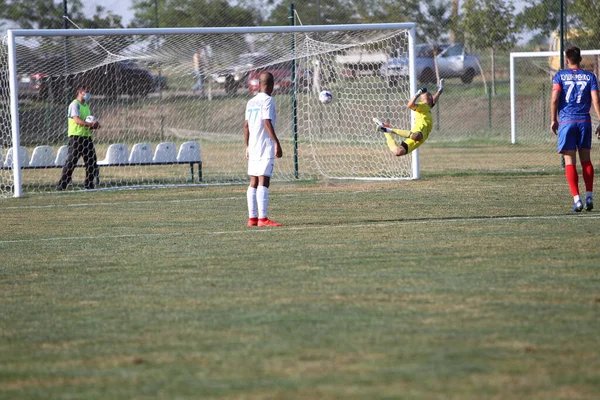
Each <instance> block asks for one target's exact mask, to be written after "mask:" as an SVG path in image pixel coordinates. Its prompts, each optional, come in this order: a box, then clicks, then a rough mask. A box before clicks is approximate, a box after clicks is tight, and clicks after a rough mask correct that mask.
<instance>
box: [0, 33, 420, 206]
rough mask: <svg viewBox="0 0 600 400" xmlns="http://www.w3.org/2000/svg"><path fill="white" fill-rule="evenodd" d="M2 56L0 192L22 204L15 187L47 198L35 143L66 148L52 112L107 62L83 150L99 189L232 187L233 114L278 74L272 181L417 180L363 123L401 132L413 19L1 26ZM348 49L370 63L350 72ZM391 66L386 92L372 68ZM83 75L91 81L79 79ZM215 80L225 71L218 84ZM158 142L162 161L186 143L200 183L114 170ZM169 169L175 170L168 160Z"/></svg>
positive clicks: (236, 177) (133, 168)
mask: <svg viewBox="0 0 600 400" xmlns="http://www.w3.org/2000/svg"><path fill="white" fill-rule="evenodd" d="M3 46H5V49H0V61H3V60H1V59H2V58H3V57H4V56H6V61H3V64H4V65H5V66H7V69H8V77H7V79H8V83H9V88H10V90H9V92H8V95H7V98H4V96H6V95H3V94H2V93H1V92H0V128H1V127H2V126H3V124H6V123H7V120H8V119H10V137H4V138H1V137H0V139H3V142H4V144H2V143H0V146H1V147H0V152H2V151H4V153H3V155H2V156H1V157H0V197H6V194H7V193H9V192H12V195H13V196H14V197H22V196H23V193H24V189H23V188H24V187H26V188H27V189H26V190H27V191H34V192H44V191H52V190H53V188H54V185H55V184H56V181H57V180H58V178H59V177H60V169H59V167H60V165H59V164H56V165H48V166H47V168H46V166H44V165H41V166H39V165H34V164H30V163H29V154H31V153H32V152H35V151H37V150H38V149H39V148H42V147H43V148H44V149H48V151H49V152H51V153H52V155H53V156H54V155H55V153H56V152H57V148H58V147H59V145H60V143H59V142H60V141H61V140H62V141H64V140H66V116H65V115H66V110H67V106H68V103H69V102H70V101H71V100H73V98H74V97H73V93H72V90H73V87H70V86H69V85H71V86H73V85H77V84H80V83H76V82H82V79H83V77H88V80H89V79H90V78H89V77H90V76H93V77H94V78H92V81H93V83H94V84H97V83H98V82H96V81H97V80H99V79H104V78H102V77H103V76H104V77H106V76H108V75H110V74H113V73H115V72H114V69H111V68H114V65H117V64H118V65H119V68H120V69H119V70H118V71H119V73H118V76H117V74H116V73H115V77H117V78H114V79H113V78H110V79H109V80H110V82H109V84H110V85H112V86H110V88H111V89H110V90H113V91H110V90H108V89H107V90H105V88H103V89H96V90H94V89H91V92H92V95H93V100H92V103H90V106H91V109H92V113H94V114H95V113H96V112H98V113H100V114H101V115H100V121H101V125H102V128H101V129H100V130H98V131H97V133H96V132H95V133H94V137H95V139H94V142H95V145H96V152H97V154H98V160H99V161H101V159H102V158H104V159H105V160H104V163H101V162H99V165H100V167H102V168H99V171H100V170H101V171H102V172H98V173H97V174H98V175H99V176H100V177H99V180H98V182H102V187H104V188H113V187H131V186H136V187H137V186H142V187H146V186H165V185H171V184H178V185H179V184H219V183H227V184H229V183H242V182H245V181H246V180H247V177H246V175H245V160H244V159H243V139H242V135H241V131H242V130H241V126H242V124H243V108H244V105H245V103H246V102H247V100H248V99H249V98H250V96H251V95H252V94H253V89H252V76H253V75H252V74H253V73H256V72H257V71H262V70H270V69H272V68H283V69H285V68H289V71H291V74H287V73H288V72H289V71H287V72H286V73H283V74H282V77H279V75H276V92H277V97H276V105H277V109H278V120H277V126H276V129H277V132H278V136H279V135H281V136H280V140H282V142H284V143H285V144H284V145H283V146H284V157H285V160H283V161H281V162H278V163H276V171H275V173H274V178H275V179H278V180H294V179H299V178H302V177H306V178H311V177H319V176H321V177H328V178H333V179H418V178H419V152H418V150H417V151H414V152H413V153H412V154H411V155H409V156H406V157H394V156H393V155H391V153H390V152H389V151H388V150H387V147H386V145H385V140H384V139H383V137H382V136H381V135H377V134H376V133H375V126H374V124H373V122H372V117H379V118H381V119H387V120H390V122H391V123H392V125H394V126H397V127H400V128H403V129H410V127H411V125H412V123H413V122H414V121H413V119H414V115H413V113H412V112H410V111H407V108H406V102H407V101H408V99H409V98H410V97H411V96H412V94H413V93H414V92H415V91H416V88H417V83H416V76H415V74H414V70H415V57H414V46H415V24H414V23H385V24H354V25H350V24H348V25H307V26H260V27H220V28H136V29H48V30H37V29H32V30H28V29H11V30H8V31H7V36H6V38H5V44H3ZM198 49H202V50H201V52H202V53H201V54H202V57H204V58H205V59H208V60H209V61H208V64H206V65H205V66H204V67H203V72H201V73H200V74H201V77H198V76H194V75H193V74H194V73H193V72H192V71H196V73H198V70H197V69H195V68H197V66H195V65H194V64H195V63H196V62H195V61H194V63H193V62H192V54H193V53H194V52H196V51H197V50H198ZM2 53H5V54H2ZM259 53H260V55H266V56H270V57H268V58H265V59H263V60H262V61H256V63H255V64H254V65H252V64H250V63H248V64H244V62H243V61H242V60H245V59H247V57H248V56H254V55H256V56H257V58H258V55H259ZM357 53H360V54H367V55H369V56H372V57H371V58H372V59H377V60H381V61H379V65H374V64H373V63H371V64H369V65H362V66H361V65H360V64H358V65H344V64H343V63H341V62H340V61H339V60H341V59H344V58H343V57H341V56H343V55H352V54H357ZM59 55H61V56H60V57H59ZM381 56H383V58H381ZM244 57H246V58H244ZM392 57H404V59H405V60H406V64H407V68H406V77H405V79H404V80H401V81H400V82H399V83H397V82H395V84H394V85H391V84H390V83H389V82H388V78H387V77H386V76H385V74H383V73H382V72H381V71H383V70H384V68H383V67H384V65H381V64H382V63H385V62H386V61H385V60H387V59H390V58H392ZM365 59H368V57H366V58H365ZM130 62H135V63H137V64H141V65H142V66H141V67H140V66H138V65H133V64H130ZM232 66H233V67H232ZM282 66H284V67H282ZM230 67H232V68H230ZM380 67H382V68H380ZM348 69H350V71H348ZM96 70H99V71H101V72H102V73H103V74H104V75H100V76H99V78H98V77H97V76H96V75H92V74H91V72H93V71H96ZM150 70H151V71H150ZM122 71H135V73H138V74H142V73H143V74H145V73H146V72H148V75H149V76H151V77H152V78H151V79H152V83H151V85H152V87H147V88H145V87H144V88H142V87H141V83H139V82H135V81H127V79H129V78H128V75H127V73H128V72H122ZM0 72H2V71H0ZM40 72H43V73H40ZM225 73H226V74H229V75H227V76H225V77H224V76H223V74H225ZM286 74H287V75H286ZM137 76H140V75H137ZM144 76H145V75H144ZM34 77H35V78H34ZM196 78H197V79H198V85H201V83H200V82H201V81H203V86H202V88H201V89H200V90H198V88H199V87H200V86H196V85H194V87H193V88H192V83H194V82H193V81H195V79H196ZM234 78H235V81H234ZM2 79H3V76H2V75H0V80H2ZM5 79H6V78H5ZM34 79H39V80H40V84H39V85H38V86H36V89H32V88H33V87H34V86H35V85H34V84H33V81H34ZM107 79H108V78H107ZM230 79H231V81H230ZM278 79H281V81H280V82H279V81H278ZM119 80H122V82H120V81H119ZM138 80H139V78H138ZM117 81H119V82H117ZM59 84H60V85H64V89H61V88H62V86H60V85H59ZM135 85H138V86H135ZM228 85H229V86H228ZM67 87H69V88H70V90H71V91H70V92H69V93H68V94H67ZM57 88H58V89H57ZM321 88H323V89H325V88H326V89H328V90H330V91H331V92H332V93H333V96H334V101H333V102H332V103H331V104H329V105H323V104H321V103H319V101H318V96H317V94H318V90H317V89H321ZM59 89H60V90H59ZM30 90H31V91H32V92H30ZM35 90H38V91H37V92H35ZM61 90H62V91H61ZM278 90H279V91H278ZM248 91H249V92H248ZM94 92H96V93H94ZM240 93H241V94H242V95H240ZM69 96H70V97H69ZM3 108H5V109H6V110H4V109H3ZM95 110H99V111H95ZM165 110H168V111H165ZM61 118H62V122H61ZM3 119H4V120H3ZM280 121H281V122H280ZM61 124H62V126H61ZM24 127H25V128H24ZM24 129H27V132H26V135H25V136H24ZM280 132H281V133H280ZM5 133H6V132H5ZM24 138H25V140H24ZM96 138H97V139H98V141H96ZM182 142H183V143H182ZM164 143H167V144H170V145H172V147H175V149H173V151H175V150H176V149H177V148H179V149H180V153H181V152H182V151H183V145H184V144H189V143H196V144H197V146H198V147H199V148H200V149H201V152H200V151H198V157H200V154H201V158H202V160H201V162H198V169H201V171H200V174H201V175H199V178H196V177H195V176H194V165H193V164H192V162H190V174H189V176H188V175H187V172H185V166H184V167H183V168H182V167H181V166H176V165H175V166H173V165H169V166H167V164H168V163H161V162H157V161H156V159H154V162H148V163H147V164H144V163H140V162H137V161H136V162H133V161H131V156H132V154H129V162H128V161H127V154H128V152H129V149H130V148H131V149H133V147H132V146H138V145H144V146H147V147H148V148H149V149H150V152H152V151H153V149H158V146H159V145H162V144H164ZM117 144H118V145H120V146H121V149H123V151H124V152H125V153H126V154H125V158H123V159H122V160H121V161H118V162H117V161H114V162H111V161H110V160H109V152H110V150H111V146H113V145H117ZM63 147H65V146H64V145H63V146H61V149H58V151H61V150H64V149H62V148H63ZM240 149H242V150H240ZM240 154H242V156H241V157H240ZM32 157H33V156H32ZM58 158H59V157H58V156H57V157H56V160H57V161H56V162H57V163H58ZM155 158H156V154H155ZM107 160H109V161H107ZM181 160H183V161H181ZM176 161H178V162H179V164H186V163H187V159H185V157H183V159H179V155H178V156H177V160H176ZM193 161H194V162H196V161H199V160H193ZM163 164H164V165H163ZM174 164H176V163H174ZM299 165H300V167H299ZM51 168H54V169H51ZM81 173H83V168H77V169H76V175H77V174H81ZM77 179H78V180H81V176H79V177H78V178H77ZM74 181H75V178H74Z"/></svg>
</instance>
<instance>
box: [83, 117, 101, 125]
mask: <svg viewBox="0 0 600 400" xmlns="http://www.w3.org/2000/svg"><path fill="white" fill-rule="evenodd" d="M96 121H98V119H96V117H94V116H93V115H88V116H87V117H85V122H89V123H90V124H93V123H94V122H96Z"/></svg>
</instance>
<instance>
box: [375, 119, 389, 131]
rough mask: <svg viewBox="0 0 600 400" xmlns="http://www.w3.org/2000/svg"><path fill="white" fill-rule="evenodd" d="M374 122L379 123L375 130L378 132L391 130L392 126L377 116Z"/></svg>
mask: <svg viewBox="0 0 600 400" xmlns="http://www.w3.org/2000/svg"><path fill="white" fill-rule="evenodd" d="M373 122H375V123H376V124H377V128H375V130H376V131H377V132H391V131H392V128H391V126H390V124H389V123H388V122H381V121H380V120H378V119H377V118H373Z"/></svg>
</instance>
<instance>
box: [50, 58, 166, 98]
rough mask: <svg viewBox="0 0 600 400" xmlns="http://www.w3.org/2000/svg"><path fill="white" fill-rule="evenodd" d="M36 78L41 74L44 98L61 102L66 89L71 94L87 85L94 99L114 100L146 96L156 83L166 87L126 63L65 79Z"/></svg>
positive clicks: (155, 87) (118, 63)
mask: <svg viewBox="0 0 600 400" xmlns="http://www.w3.org/2000/svg"><path fill="white" fill-rule="evenodd" d="M39 75H42V78H41V85H40V87H39V92H40V97H41V98H43V99H48V98H53V99H62V98H63V97H64V87H65V86H67V87H69V88H70V89H71V91H72V92H74V91H75V90H76V88H77V87H78V86H87V88H88V89H89V91H90V93H92V94H93V95H95V96H109V97H116V96H119V95H124V94H125V95H130V96H146V95H148V93H150V92H153V91H155V90H156V89H157V85H158V84H164V85H166V81H164V82H163V81H162V80H161V82H157V78H156V76H155V75H154V74H153V73H152V72H151V71H150V70H149V69H146V68H143V67H140V66H138V65H137V64H136V63H135V62H133V61H129V60H124V61H117V62H115V63H112V64H108V65H102V66H99V67H96V68H92V69H90V70H87V71H85V72H81V73H78V74H73V75H68V76H44V75H43V74H39ZM71 95H73V93H71Z"/></svg>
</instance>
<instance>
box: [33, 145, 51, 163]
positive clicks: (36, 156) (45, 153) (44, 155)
mask: <svg viewBox="0 0 600 400" xmlns="http://www.w3.org/2000/svg"><path fill="white" fill-rule="evenodd" d="M53 165H54V149H53V148H52V146H37V147H36V148H35V149H33V153H32V154H31V161H29V166H30V167H51V166H53Z"/></svg>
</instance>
